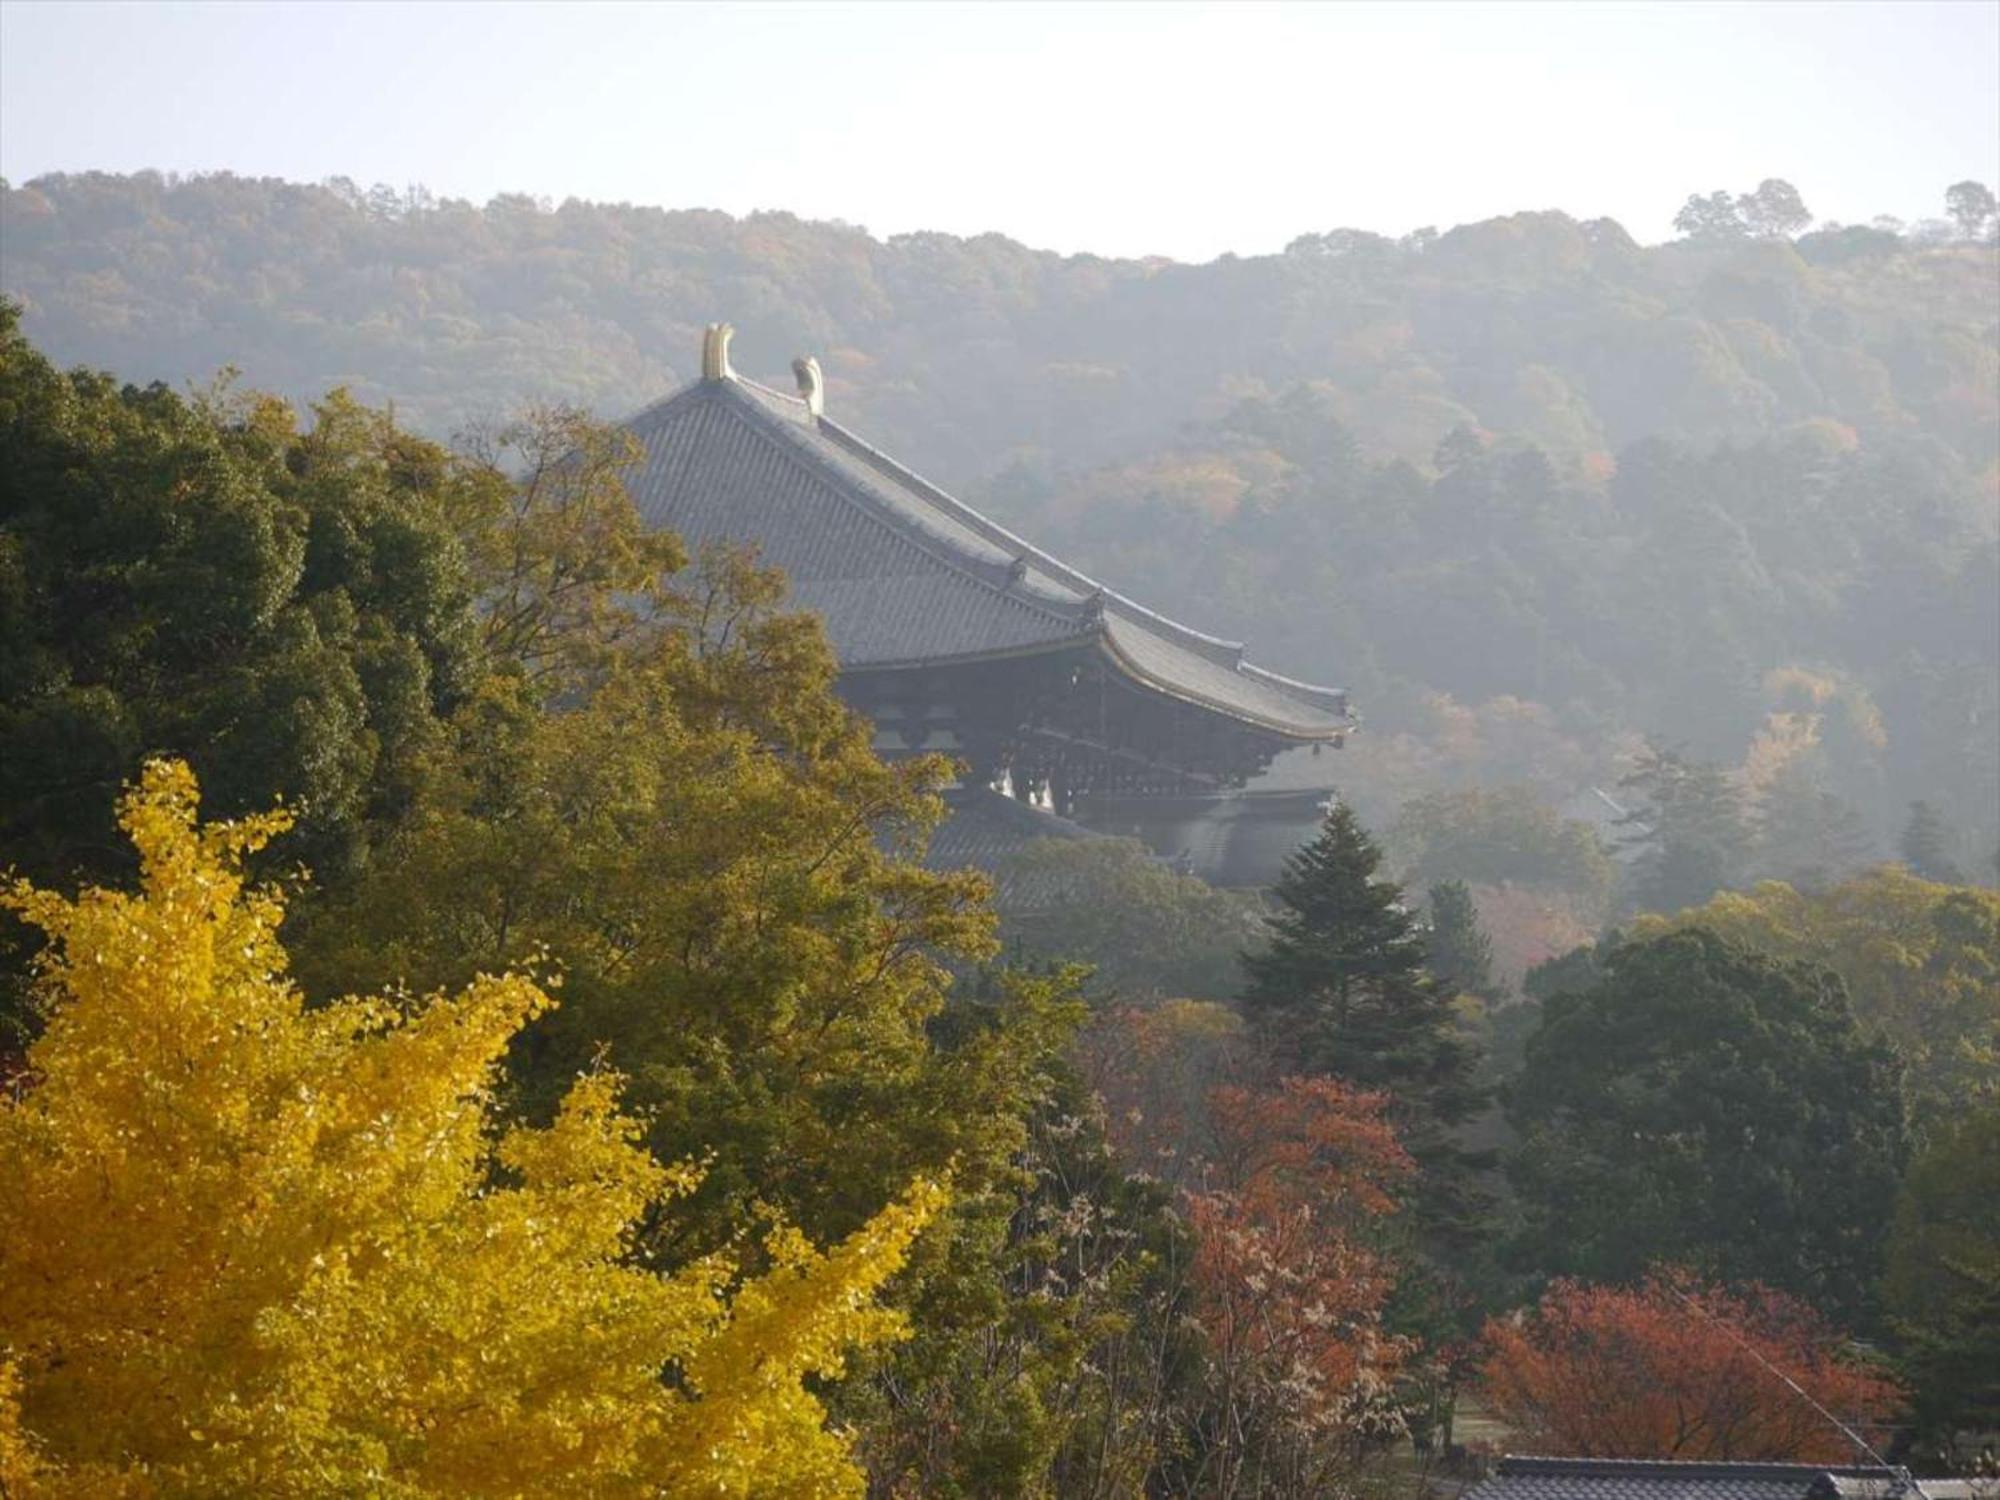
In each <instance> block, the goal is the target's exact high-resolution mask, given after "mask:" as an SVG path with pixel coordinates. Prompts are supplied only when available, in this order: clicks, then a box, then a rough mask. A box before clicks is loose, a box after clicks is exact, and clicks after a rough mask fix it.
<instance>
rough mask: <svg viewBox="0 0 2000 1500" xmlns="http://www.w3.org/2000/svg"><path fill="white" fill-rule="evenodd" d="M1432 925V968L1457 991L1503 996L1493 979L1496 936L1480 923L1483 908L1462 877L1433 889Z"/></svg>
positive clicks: (1492, 997)
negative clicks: (1473, 901)
mask: <svg viewBox="0 0 2000 1500" xmlns="http://www.w3.org/2000/svg"><path fill="white" fill-rule="evenodd" d="M1430 903H1431V925H1430V933H1429V937H1428V941H1427V943H1426V948H1427V950H1428V962H1429V967H1430V971H1431V973H1432V974H1433V975H1435V976H1436V977H1437V980H1438V982H1439V983H1440V984H1442V985H1444V986H1445V988H1446V990H1447V991H1448V992H1449V993H1451V994H1454V995H1476V996H1477V997H1478V998H1480V999H1481V1000H1486V1001H1493V1000H1497V999H1499V998H1500V987H1499V986H1498V985H1497V984H1495V983H1494V982H1493V940H1492V939H1491V938H1489V937H1488V936H1487V935H1486V931H1485V929H1484V928H1482V927H1481V926H1480V925H1479V909H1478V908H1477V907H1476V906H1474V905H1473V904H1472V892H1471V891H1470V890H1469V889H1467V887H1466V884H1465V882H1464V881H1462V880H1441V881H1439V882H1438V883H1437V884H1436V885H1433V886H1432V887H1431V889H1430Z"/></svg>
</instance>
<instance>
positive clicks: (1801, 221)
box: [1736, 177, 1812, 239]
mask: <svg viewBox="0 0 2000 1500" xmlns="http://www.w3.org/2000/svg"><path fill="white" fill-rule="evenodd" d="M1736 203H1737V207H1738V208H1739V209H1740V210H1741V211H1742V215H1743V222H1744V224H1745V225H1746V226H1747V227H1748V228H1749V230H1750V232H1751V233H1752V234H1754V235H1757V236H1759V237H1760V238H1763V239H1790V238H1791V237H1792V236H1793V235H1795V234H1797V233H1798V232H1799V231H1800V230H1802V229H1804V228H1806V227H1807V226H1808V225H1810V224H1811V223H1812V210H1811V209H1809V208H1807V207H1806V203H1805V199H1803V198H1801V197H1800V196H1799V190H1798V189H1797V188H1795V187H1793V186H1792V185H1791V184H1790V183H1789V182H1787V181H1785V180H1784V178H1782V177H1767V178H1765V179H1764V180H1763V181H1762V182H1760V183H1758V184H1757V189H1756V191H1755V192H1750V193H1745V194H1743V196H1742V197H1740V198H1738V199H1737V200H1736Z"/></svg>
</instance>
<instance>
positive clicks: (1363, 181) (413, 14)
mask: <svg viewBox="0 0 2000 1500" xmlns="http://www.w3.org/2000/svg"><path fill="white" fill-rule="evenodd" d="M141 167H156V168H160V169H163V170H172V171H182V172H190V171H208V170H216V169H227V170H230V171H234V172H240V173H246V174H252V175H271V176H281V177H288V178H293V179H307V180H316V179H319V178H323V177H328V176H332V175H335V174H340V175H345V176H348V177H352V178H354V179H355V180H356V181H358V182H360V183H362V184H363V185H364V186H366V185H368V184H372V183H374V182H388V183H392V184H395V185H397V186H402V185H404V184H408V183H417V182H421V183H423V184H425V185H427V186H428V187H430V188H431V189H432V190H433V191H434V192H437V193H439V194H440V195H450V196H460V197H469V198H473V199H475V200H482V201H483V200H484V199H486V198H487V197H489V196H491V195H492V194H494V193H496V192H503V191H519V192H527V193H532V194H535V195H538V196H546V197H551V198H556V199H561V198H564V197H571V196H574V197H580V198H593V199H608V200H623V201H630V202H635V203H652V204H662V205H666V206H670V207H711V208H722V209H727V210H730V211H732V212H739V213H740V212H745V211H748V210H750V209H756V208H783V209H789V210H791V211H793V212H795V213H798V214H802V215H805V216H808V217H813V218H840V219H846V220H848V221H849V222H852V223H858V224H864V225H866V226H867V227H868V228H869V229H871V230H873V231H874V232H875V233H877V234H891V233H897V232H900V231H903V230H909V229H944V230H950V231H953V232H957V233H962V234H973V233H978V232H981V231H984V230H999V231H1001V232H1002V233H1005V234H1008V235H1011V236H1013V237H1015V238H1017V239H1021V240H1025V241H1027V242H1029V243H1030V244H1034V245H1038V246H1047V247H1050V248H1054V249H1058V250H1064V251H1077V250H1089V251H1095V252H1098V253H1101V254H1107V255H1138V254H1164V255H1173V256H1177V257H1181V258H1189V259H1203V258H1207V257H1209V256H1213V255H1215V254H1218V253H1220V252H1222V251H1225V250H1234V251H1237V252H1239V253H1245V254H1249V253H1256V252H1262V251H1269V250H1275V249H1278V248H1280V247H1282V246H1283V245H1284V244H1285V242H1286V241H1288V240H1290V239H1291V238H1292V237H1293V236H1295V235H1298V234H1300V233H1304V232H1307V231H1312V230H1320V229H1328V228H1334V227H1337V226H1342V225H1347V226H1354V227H1358V228H1364V229H1373V230H1377V231H1381V232H1384V233H1390V234H1396V233H1401V232H1404V231H1406V230H1409V229H1412V228H1415V227H1417V226H1419V225H1424V224H1436V225H1439V226H1441V227H1449V226H1450V225H1452V224H1455V223H1461V222H1464V221H1466V220H1470V219H1477V218H1483V217H1487V216H1489V215H1492V214H1497V213H1506V212H1511V211H1513V210H1516V209H1524V208H1561V209H1565V210H1567V211H1568V212H1570V213H1573V214H1575V215H1577V216H1579V217H1594V216H1596V215H1600V214H1609V215H1611V216H1612V217H1614V218H1616V219H1618V220H1620V221H1621V222H1623V223H1624V224H1625V226H1626V227H1627V228H1628V229H1630V230H1631V231H1632V232H1633V233H1634V234H1636V235H1638V236H1639V237H1640V238H1642V239H1648V240H1650V239H1658V238H1662V237H1664V236H1666V234H1667V233H1668V232H1669V231H1668V224H1669V221H1670V220H1671V219H1672V217H1673V214H1674V211H1675V210H1676V209H1677V208H1678V207H1679V205H1680V204H1681V202H1682V201H1683V200H1684V199H1685V198H1686V196H1687V195H1688V193H1690V192H1692V191H1695V190H1698V189H1699V190H1704V191H1706V190H1712V189H1715V188H1729V189H1732V190H1741V189H1743V188H1747V187H1750V186H1753V185H1754V184H1755V183H1756V182H1757V180H1758V179H1760V178H1762V177H1766V176H1780V177H1785V178H1788V179H1790V180H1791V181H1792V182H1793V183H1795V184H1796V185H1797V186H1798V187H1799V189H1800V190H1801V192H1802V193H1803V194H1804V196H1805V200H1806V202H1807V204H1808V205H1809V206H1810V207H1811V208H1812V209H1813V211H1814V212H1815V213H1817V214H1819V215H1820V216H1821V217H1823V218H1831V219H1839V220H1842V221H1844V222H1856V221H1866V220H1867V219H1869V218H1872V217H1873V216H1874V215H1876V214H1880V213H1893V214H1896V215H1898V216H1901V217H1904V218H1912V219H1913V218H1917V217H1920V216H1925V215H1935V214H1937V213H1938V212H1940V209H1941V203H1942V197H1943V189H1944V187H1945V186H1946V185H1947V184H1948V183H1951V182H1955V181H1958V180H1960V179H1961V178H1966V177H1976V178H1979V179H1981V180H1983V181H1986V182H1988V183H1992V182H1994V181H1995V179H1996V178H2000V0H1944V3H1924V0H1893V3H1888V4H1873V3H1860V0H1850V3H1831V4H1826V3H1810V0H1789V3H1777V4H1725V3H1700V0H1676V3H1668V4H1594V3H1582V0H1575V3H1553V0H1551V3H1542V4H1503V3H1496V0H1488V3H1477V4H1446V3H1429V4H1424V3H1410V4H1401V5H1376V4H1361V3H1350V4H1335V3H1319V4H1307V3H1296V4H1284V5H1259V4H1250V3H1241V0H1239V3H1234V4H1228V5H1192V4H1190V5H1149V4H1138V3H1127V4H1114V5H1081V4H1064V5H1058V4H1023V3H1016V4H1009V5H1000V4H990V5H946V4H918V3H902V4H888V5H843V4H834V3H819V4H809V5H778V4H768V5H766V4H748V3H737V4H730V5H726V6H709V5H694V4H684V5H644V4H638V3H625V4H584V3H569V4H538V3H528V0H516V3H508V4H460V3H442V0H440V3H429V4H424V3H405V4H388V3H374V4H345V3H303V0H299V3H265V4H257V3H250V0H235V3H206V4H184V3H165V0H153V3H125V0H85V3H50V0H0V173H4V175H5V176H6V177H7V178H8V179H9V180H10V181H12V182H14V183H17V184H18V183H21V182H23V181H26V180H27V179H29V178H31V177H34V176H36V175H37V174H40V173H43V172H50V171H80V170H86V169H92V168H95V169H101V170H109V171H130V170H134V169H137V168H141Z"/></svg>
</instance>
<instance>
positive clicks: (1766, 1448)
mask: <svg viewBox="0 0 2000 1500" xmlns="http://www.w3.org/2000/svg"><path fill="white" fill-rule="evenodd" d="M1690 1303H1692V1304H1693V1305H1692V1306H1691V1305H1690ZM1844 1342H1845V1340H1844V1337H1843V1335H1841V1334H1840V1333H1839V1332H1838V1331H1837V1330H1835V1329H1834V1328H1832V1327H1831V1326H1830V1325H1828V1324H1827V1323H1826V1322H1825V1320H1824V1319H1822V1318H1821V1317H1820V1316H1819V1315H1818V1314H1817V1313H1816V1312H1814V1311H1813V1310H1812V1309H1811V1308H1809V1307H1807V1306H1806V1305H1805V1304H1803V1303H1801V1302H1798V1301H1796V1300H1794V1299H1793V1298H1790V1297H1787V1296H1784V1295H1783V1294H1781V1293H1778V1292H1773V1291H1769V1290H1767V1289H1765V1288H1762V1287H1756V1286H1752V1287H1748V1288H1744V1289H1740V1290H1730V1289H1727V1288H1719V1287H1705V1286H1702V1285H1701V1284H1700V1283H1698V1282H1697V1281H1695V1280H1694V1279H1693V1278H1692V1277H1690V1276H1689V1275H1687V1274H1686V1273H1684V1272H1680V1271H1672V1270H1668V1271H1662V1272H1659V1273H1656V1274H1654V1275H1653V1276H1651V1277H1649V1278H1648V1279H1647V1280H1646V1282H1645V1283H1644V1284H1643V1285H1641V1286H1639V1287H1636V1288H1629V1287H1611V1286H1587V1285H1583V1284H1581V1283H1578V1282H1570V1281H1561V1282H1557V1283H1556V1284H1555V1285H1554V1286H1553V1287H1552V1288H1550V1290H1549V1291H1548V1293H1547V1294H1546V1295H1545V1296H1544V1297H1543V1298H1542V1300H1541V1303H1540V1305H1539V1306H1537V1307H1535V1308H1534V1309H1532V1310H1530V1311H1529V1312H1527V1313H1526V1314H1524V1315H1518V1316H1517V1317H1515V1318H1511V1319H1495V1320H1493V1321H1492V1322H1489V1323H1488V1324H1487V1326H1486V1343H1487V1349H1488V1351H1489V1352H1488V1356H1487V1359H1486V1362H1485V1364H1484V1366H1483V1368H1482V1371H1481V1373H1482V1376H1483V1379H1484V1382H1485V1396H1486V1403H1487V1405H1488V1407H1489V1408H1490V1409H1491V1410H1492V1412H1493V1413H1494V1415H1496V1416H1497V1417H1499V1418H1500V1419H1501V1420H1502V1421H1505V1422H1507V1423H1508V1424H1510V1425H1511V1426H1513V1427H1514V1428H1516V1429H1517V1430H1518V1431H1519V1433H1520V1435H1521V1437H1522V1439H1523V1440H1525V1442H1526V1444H1527V1445H1528V1446H1529V1451H1535V1452H1544V1453H1567V1454H1575V1455H1577V1456H1579V1457H1587V1458H1676V1459H1689V1460H1696V1459H1747V1460H1762V1461H1768V1462H1810V1463H1822V1462H1824V1463H1833V1462H1848V1461H1852V1460H1853V1458H1854V1447H1853V1444H1852V1443H1850V1442H1849V1441H1848V1440H1847V1439H1846V1438H1845V1437H1843V1436H1842V1435H1841V1434H1840V1432H1839V1431H1838V1430H1837V1429H1836V1428H1835V1427H1834V1425H1833V1424H1832V1423H1830V1422H1828V1421H1827V1420H1826V1418H1825V1417H1823V1416H1821V1415H1820V1414H1819V1413H1818V1412H1816V1411H1814V1410H1813V1408H1812V1407H1811V1405H1809V1404H1808V1403H1807V1402H1805V1401H1803V1400H1801V1399H1800V1398H1799V1396H1798V1395H1797V1394H1796V1393H1795V1392H1793V1391H1792V1390H1790V1389H1788V1388H1787V1387H1786V1385H1785V1382H1784V1379H1782V1378H1780V1375H1779V1374H1776V1373H1773V1370H1776V1371H1778V1372H1782V1375H1783V1376H1784V1377H1787V1378H1789V1379H1791V1380H1792V1381H1794V1382H1796V1383H1797V1384H1798V1386H1799V1387H1800V1389H1802V1390H1804V1391H1806V1392H1808V1393H1809V1394H1810V1395H1811V1396H1812V1398H1813V1400H1814V1401H1817V1402H1818V1403H1819V1404H1820V1405H1821V1406H1824V1407H1825V1408H1826V1409H1827V1410H1828V1411H1831V1412H1832V1413H1834V1414H1835V1415H1836V1416H1837V1417H1839V1418H1840V1420H1841V1421H1843V1422H1845V1423H1846V1424H1847V1425H1848V1426H1850V1427H1852V1428H1853V1429H1855V1430H1856V1431H1857V1432H1859V1433H1861V1434H1862V1435H1863V1436H1864V1437H1867V1438H1868V1439H1869V1441H1871V1442H1879V1439H1880V1436H1881V1429H1882V1424H1883V1422H1884V1421H1885V1420H1886V1419H1887V1418H1888V1417H1889V1416H1890V1415H1891V1414H1892V1413H1893V1412H1894V1411H1895V1410H1896V1408H1897V1407H1898V1406H1899V1405H1900V1403H1901V1399H1902V1392H1901V1391H1900V1390H1899V1388H1898V1387H1897V1386H1896V1384H1895V1383H1894V1382H1893V1381H1891V1380H1888V1379H1886V1378H1885V1377H1883V1376H1881V1375H1879V1374H1877V1373H1875V1372H1874V1371H1873V1370H1869V1369H1867V1368H1864V1367H1862V1366H1860V1365H1857V1364H1855V1363H1853V1362H1851V1361H1850V1360H1848V1359H1846V1358H1844V1357H1843V1351H1842V1345H1843V1343H1844ZM1746 1346H1747V1347H1746ZM1753 1349H1754V1350H1755V1351H1756V1353H1755V1355H1753V1354H1752V1353H1751V1352H1750V1351H1751V1350H1753ZM1757 1356H1761V1357H1762V1359H1763V1361H1764V1362H1765V1363H1767V1364H1768V1365H1769V1366H1771V1367H1772V1368H1766V1367H1765V1364H1764V1363H1759V1360H1758V1358H1757Z"/></svg>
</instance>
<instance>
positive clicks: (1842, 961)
mask: <svg viewBox="0 0 2000 1500" xmlns="http://www.w3.org/2000/svg"><path fill="white" fill-rule="evenodd" d="M1685 928H1700V929H1702V930H1704V931H1707V932H1712V933H1714V934H1715V935H1716V936H1718V937H1720V938H1722V939H1724V940H1725V941H1727V942H1731V943H1735V944H1738V945H1740V946H1742V947H1744V948H1749V949H1753V950H1755V951H1756V952H1758V953H1762V954H1765V955H1766V956H1768V957H1771V958H1777V959H1787V960H1791V961H1793V962H1798V963H1808V964H1813V965H1816V966H1818V967H1821V968H1825V969H1829V970H1831V971H1832V972H1833V973H1835V974H1837V975H1839V976H1840V979H1841V982H1842V984H1843V985H1844V986H1845V988H1846V990H1847V995H1848V1000H1849V1002H1850V1003H1851V1004H1852V1006H1853V1008H1854V1013H1855V1016H1856V1018H1857V1019H1858V1020H1859V1021H1860V1023H1861V1024H1862V1025H1863V1026H1864V1027H1866V1028H1868V1029H1869V1030H1871V1031H1875V1032H1879V1033H1880V1034H1881V1035H1882V1036H1884V1037H1886V1038H1887V1039H1888V1040H1889V1041H1890V1043H1891V1044H1892V1045H1894V1047H1895V1048H1896V1051H1897V1052H1898V1053H1899V1054H1900V1055H1901V1057H1902V1059H1903V1063H1904V1066H1905V1067H1906V1069H1907V1073H1908V1086H1909V1092H1910V1102H1911V1108H1912V1111H1913V1115H1914V1117H1915V1119H1916V1120H1917V1121H1918V1123H1919V1124H1928V1123H1930V1122H1932V1121H1937V1120H1946V1119H1950V1118H1952V1117H1954V1116H1955V1115H1956V1114H1957V1113H1958V1112H1959V1111H1961V1110H1962V1109H1963V1108H1964V1107H1965V1105H1966V1103H1967V1102H1968V1101H1969V1100H1974V1099H1978V1098H1982V1097H1988V1096H1991V1095H1992V1094H1993V1093H1994V1092H1995V1091H1996V1090H2000V895H1996V894H1995V893H1994V892H1992V891H1984V890H1977V889H1969V888H1966V887H1963V886H1945V885H1933V884H1932V883H1931V882H1929V881H1926V880H1919V879H1917V878H1916V877H1915V876H1914V875H1912V874H1910V873H1909V872H1908V871H1907V870H1902V869H1897V868H1895V867H1894V866H1888V867H1885V868H1882V869H1878V870H1873V871H1871V872H1869V873H1868V874H1866V875H1864V876H1861V877H1859V878H1858V879H1854V880H1850V881H1847V882H1845V883H1844V884H1841V885H1837V886H1833V887H1831V888H1829V889H1825V890H1795V889H1793V888H1792V887H1791V886H1788V885H1782V884H1780V883H1778V882H1776V881H1764V882H1762V883H1760V884H1759V885H1757V886H1755V887H1754V888H1752V889H1751V890H1748V891H1725V892H1723V893H1722V894H1721V895H1719V896H1716V897H1715V898H1714V899H1712V900H1710V901H1708V902H1707V903H1705V904H1704V905H1701V906H1697V907H1691V908H1689V909H1688V910H1686V911H1683V912H1681V913H1679V914H1678V915H1677V916H1675V917H1672V918H1665V917H1653V916H1643V917H1640V918H1638V919H1637V920H1635V921H1634V922H1633V924H1632V929H1631V931H1632V935H1633V936H1634V937H1640V938H1650V937H1656V936H1658V935H1659V934H1661V933H1663V932H1667V931H1672V930H1678V929H1685Z"/></svg>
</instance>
